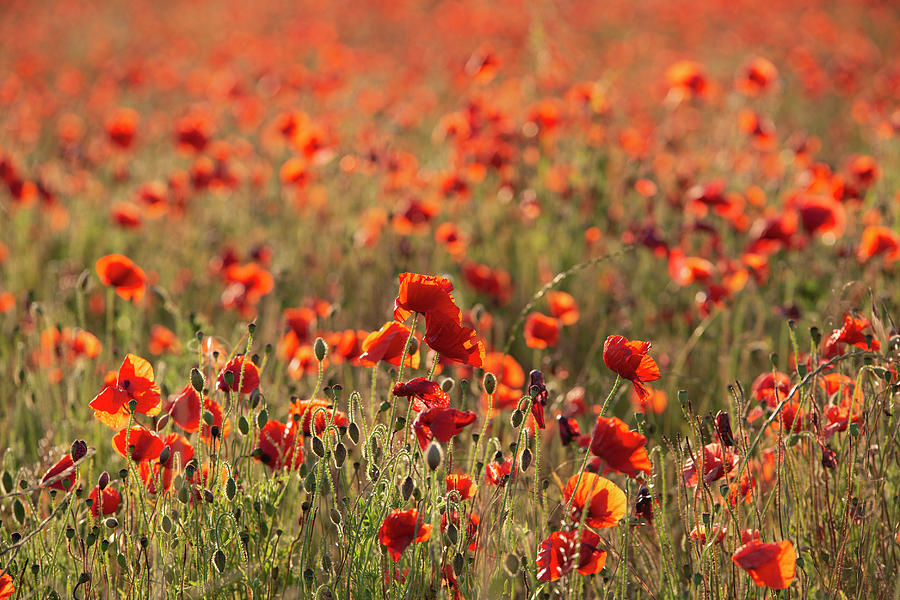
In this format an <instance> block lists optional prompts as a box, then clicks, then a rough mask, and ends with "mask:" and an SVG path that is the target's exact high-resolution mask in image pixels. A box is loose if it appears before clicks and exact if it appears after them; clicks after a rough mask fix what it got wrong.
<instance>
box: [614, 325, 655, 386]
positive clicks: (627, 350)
mask: <svg viewBox="0 0 900 600" xmlns="http://www.w3.org/2000/svg"><path fill="white" fill-rule="evenodd" d="M649 351H650V342H641V341H638V340H634V341H628V340H627V339H625V337H624V336H621V335H611V336H609V337H608V338H606V342H605V343H604V344H603V362H604V363H606V366H607V367H609V368H610V370H612V371H613V372H614V373H617V374H618V375H619V376H620V377H622V378H623V379H628V380H630V381H631V383H632V384H633V385H634V391H635V392H637V395H638V396H640V397H641V398H646V397H647V394H648V393H649V392H648V391H647V388H646V387H645V386H644V383H647V382H649V381H655V380H657V379H659V377H660V374H659V367H657V366H656V362H655V361H654V360H653V359H652V358H650V357H649V356H647V352H649Z"/></svg>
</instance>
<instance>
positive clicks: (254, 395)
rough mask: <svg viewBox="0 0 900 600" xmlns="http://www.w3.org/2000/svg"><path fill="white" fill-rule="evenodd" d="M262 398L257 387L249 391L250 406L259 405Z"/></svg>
mask: <svg viewBox="0 0 900 600" xmlns="http://www.w3.org/2000/svg"><path fill="white" fill-rule="evenodd" d="M262 399H263V395H262V392H260V391H259V388H255V389H254V390H253V391H252V392H250V408H256V407H257V406H259V403H260V401H261V400H262Z"/></svg>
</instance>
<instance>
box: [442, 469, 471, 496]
mask: <svg viewBox="0 0 900 600" xmlns="http://www.w3.org/2000/svg"><path fill="white" fill-rule="evenodd" d="M477 489H478V485H476V484H475V482H474V481H472V478H471V477H470V476H469V475H467V474H465V473H463V474H461V475H447V492H448V493H449V492H453V491H455V492H457V493H458V494H459V499H460V501H462V500H468V499H469V498H471V497H472V496H474V495H475V491H476V490H477Z"/></svg>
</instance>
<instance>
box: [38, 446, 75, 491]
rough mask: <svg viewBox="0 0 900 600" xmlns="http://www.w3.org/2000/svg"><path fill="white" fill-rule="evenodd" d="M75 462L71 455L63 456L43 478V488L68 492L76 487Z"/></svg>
mask: <svg viewBox="0 0 900 600" xmlns="http://www.w3.org/2000/svg"><path fill="white" fill-rule="evenodd" d="M76 476H77V474H76V472H75V461H74V460H72V455H71V454H66V455H65V456H63V457H62V458H61V459H59V461H57V463H56V464H55V465H53V466H52V467H50V468H49V469H48V470H47V472H46V473H44V476H43V477H41V487H42V488H46V489H48V490H59V491H61V492H66V491H68V490H70V489H72V486H73V485H75V478H76Z"/></svg>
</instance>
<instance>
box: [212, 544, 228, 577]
mask: <svg viewBox="0 0 900 600" xmlns="http://www.w3.org/2000/svg"><path fill="white" fill-rule="evenodd" d="M213 564H214V565H215V566H216V571H218V572H219V573H220V574H221V573H224V572H225V553H224V552H222V551H221V550H216V553H215V554H213Z"/></svg>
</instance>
